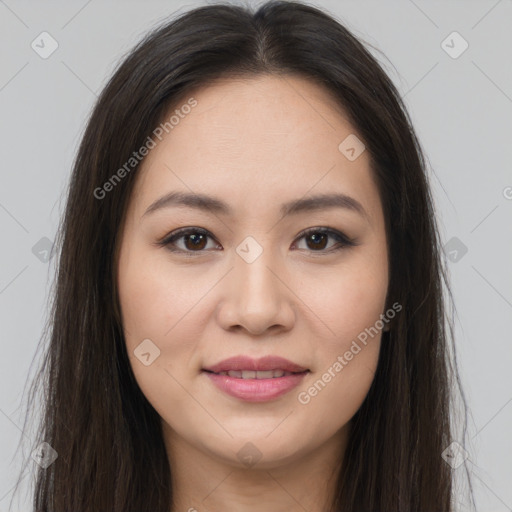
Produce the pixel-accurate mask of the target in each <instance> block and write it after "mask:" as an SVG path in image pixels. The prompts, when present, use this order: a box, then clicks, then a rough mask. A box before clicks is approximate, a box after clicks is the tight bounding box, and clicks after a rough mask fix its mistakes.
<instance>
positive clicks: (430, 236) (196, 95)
mask: <svg viewBox="0 0 512 512" xmlns="http://www.w3.org/2000/svg"><path fill="white" fill-rule="evenodd" d="M59 246H60V260H59V272H58V279H57V286H56V293H55V301H54V304H53V311H52V322H51V335H50V343H49V347H48V351H47V354H46V358H45V361H44V365H43V367H42V368H41V374H40V377H41V378H45V379H47V384H45V385H46V386H47V387H46V388H45V389H46V396H45V415H44V418H43V419H42V424H41V428H40V438H39V439H38V440H37V443H36V444H35V446H40V443H42V442H45V443H47V444H45V445H44V447H45V451H44V452H43V453H42V454H40V456H41V458H42V459H45V458H46V461H47V462H48V464H41V469H40V470H39V472H38V474H37V481H36V493H35V496H34V505H35V509H36V510H37V511H38V512H39V511H41V512H42V511H59V512H60V511H69V510H73V511H86V510H87V511H100V510H105V511H106V510H108V511H143V510H147V511H171V512H177V511H179V510H198V511H201V510H215V511H217V510H219V511H220V510H231V509H232V510H239V511H242V510H244V511H252V510H275V511H277V510H310V511H327V510H329V511H338V510H343V511H354V512H363V511H377V510H378V511H381V512H384V511H387V512H391V511H393V512H396V511H401V512H405V511H407V512H410V511H418V512H419V511H433V510H436V511H441V510H442V511H446V512H448V511H452V510H454V508H453V501H454V497H453V494H454V493H453V482H452V472H453V469H452V467H451V466H450V465H449V464H448V463H447V462H446V461H445V458H443V457H442V453H444V451H445V450H446V448H447V447H448V446H449V445H450V444H451V443H452V442H453V441H457V439H458V434H456V433H455V432H453V431H452V427H451V425H450V414H451V413H452V412H453V413H455V412H457V411H454V410H453V407H452V400H451V395H450V390H451V387H452V385H455V386H457V385H458V377H457V372H456V368H452V365H451V362H452V359H451V358H450V354H451V348H452V346H451V344H450V339H449V336H448V333H447V332H446V329H445V306H444V303H443V295H442V291H443V279H444V273H443V266H442V262H441V257H440V249H439V247H440V245H439V237H438V234H437V229H436V223H435V218H434V212H433V206H432V199H431V196H430V191H429V188H428V182H427V178H426V172H425V162H424V158H423V155H422V152H421V149H420V145H419V143H418V141H417V139H416V136H415V133H414V130H413V128H412V127H411V124H410V120H409V117H408V115H407V112H406V110H405V108H404V106H403V104H402V102H401V99H400V97H399V94H398V92H397V91H396V89H395V87H394V86H393V84H392V83H391V81H390V80H389V78H388V77H387V76H386V74H385V73H384V72H383V70H382V69H381V67H380V66H379V65H378V63H377V62H376V60H375V59H374V58H373V57H372V56H371V55H370V53H369V52H368V51H367V50H366V49H365V48H364V47H363V45H362V44H361V43H360V42H359V41H358V40H357V39H356V38H354V36H353V35H351V34H350V32H348V31H347V29H345V28H344V27H343V26H342V25H341V24H339V23H338V22H337V21H335V20H334V19H333V18H331V17H330V16H328V15H327V14H325V13H323V12H321V11H320V10H318V9H316V8H314V7H311V6H307V5H305V4H301V3H298V2H293V3H292V2H282V1H277V2H269V3H267V4H265V5H263V6H261V7H260V8H259V9H258V10H257V11H256V12H251V11H250V10H249V9H246V8H242V7H236V6H232V5H215V6H208V7H203V8H198V9H195V10H192V11H190V12H188V13H185V14H183V15H181V16H180V17H179V18H177V19H176V20H173V21H172V22H170V23H167V24H165V25H163V26H162V27H160V28H159V29H157V30H156V31H154V32H153V33H151V34H149V35H148V36H147V37H146V38H145V39H144V40H143V41H142V42H141V43H140V44H139V45H138V46H137V47H136V48H135V49H134V50H133V51H132V52H131V53H130V54H129V55H128V57H127V58H126V59H125V60H124V62H123V63H122V64H121V65H120V66H119V68H118V69H117V70H116V72H115V73H114V75H113V77H112V78H111V80H110V81H109V83H108V84H107V85H106V87H105V89H104V90H103V92H102V94H101V96H100V98H99V100H98V102H97V104H96V106H95V108H94V111H93V113H92V115H91V118H90V120H89V123H88V126H87V129H86V131H85V133H84V136H83V140H82V143H81V146H80V149H79V152H78V156H77V159H76V163H75V167H74V170H73V174H72V179H71V184H70V189H69V195H68V203H67V209H66V212H65V216H64V219H63V223H62V225H61V229H60V238H59ZM461 442H462V441H461ZM49 448H51V450H54V452H52V451H51V450H50V449H49ZM48 453H51V454H54V456H53V457H52V460H51V462H50V461H48V456H49V455H48ZM55 456H56V458H55Z"/></svg>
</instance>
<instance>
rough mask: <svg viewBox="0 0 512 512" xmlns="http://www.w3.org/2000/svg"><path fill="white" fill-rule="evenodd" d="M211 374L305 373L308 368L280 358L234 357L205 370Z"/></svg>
mask: <svg viewBox="0 0 512 512" xmlns="http://www.w3.org/2000/svg"><path fill="white" fill-rule="evenodd" d="M203 369H204V370H208V371H210V372H215V373H219V372H229V371H230V370H253V371H262V372H263V371H266V370H283V371H285V372H305V371H306V370H307V368H303V367H302V366H299V365H298V364H295V363H292V362H291V361H289V360H288V359H284V358H283V357H279V356H265V357H261V358H260V359H253V358H252V357H247V356H242V355H240V356H234V357H230V358H229V359H224V361H221V362H220V363H217V364H214V365H213V366H208V367H206V368H203Z"/></svg>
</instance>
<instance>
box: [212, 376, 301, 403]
mask: <svg viewBox="0 0 512 512" xmlns="http://www.w3.org/2000/svg"><path fill="white" fill-rule="evenodd" d="M203 373H205V374H206V375H207V376H208V378H209V379H210V380H211V381H212V382H213V383H214V384H215V385H216V386H217V387H218V388H219V389H220V390H221V391H224V393H227V394H228V395H231V396H234V397H235V398H239V399H241V400H245V401H246V402H267V401H269V400H273V399H274V398H278V397H280V396H281V395H284V394H285V393H288V392H289V391H291V390H292V389H293V388H295V387H297V386H298V385H299V384H300V382H301V381H302V379H303V378H304V376H305V375H306V373H308V372H307V371H306V372H302V373H294V374H292V375H286V376H283V377H275V378H272V379H238V378H236V377H229V376H228V375H217V374H216V373H211V372H206V371H203Z"/></svg>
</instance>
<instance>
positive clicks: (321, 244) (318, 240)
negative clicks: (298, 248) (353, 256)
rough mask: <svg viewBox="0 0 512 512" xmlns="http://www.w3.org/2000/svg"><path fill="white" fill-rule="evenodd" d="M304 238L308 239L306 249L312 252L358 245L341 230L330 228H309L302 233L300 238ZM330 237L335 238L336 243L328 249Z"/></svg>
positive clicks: (330, 250)
mask: <svg viewBox="0 0 512 512" xmlns="http://www.w3.org/2000/svg"><path fill="white" fill-rule="evenodd" d="M303 238H304V239H305V240H306V246H307V247H306V249H309V250H311V251H312V252H333V251H339V250H341V249H343V248H345V247H353V246H355V245H357V244H356V243H355V241H354V240H350V239H349V238H348V237H347V236H346V235H344V234H343V233H341V232H340V231H337V230H334V229H330V228H309V229H307V230H306V231H303V232H302V233H301V235H300V236H299V238H298V240H301V239H303ZM329 238H331V239H334V241H335V242H336V243H334V244H333V245H331V246H330V247H328V248H327V249H326V246H327V240H328V239H329Z"/></svg>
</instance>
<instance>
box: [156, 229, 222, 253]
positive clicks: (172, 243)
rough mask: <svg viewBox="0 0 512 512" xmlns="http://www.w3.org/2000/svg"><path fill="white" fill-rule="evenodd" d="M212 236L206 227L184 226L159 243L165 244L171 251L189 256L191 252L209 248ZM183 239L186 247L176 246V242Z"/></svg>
mask: <svg viewBox="0 0 512 512" xmlns="http://www.w3.org/2000/svg"><path fill="white" fill-rule="evenodd" d="M208 238H212V239H213V237H211V235H210V233H209V232H208V231H206V230H205V229H201V228H182V229H178V230H177V231H174V232H173V233H171V235H170V236H167V237H166V238H164V239H163V240H161V241H160V242H158V245H162V246H165V247H166V248H167V249H168V250H169V251H172V252H182V253H185V254H186V255H187V256H191V255H192V254H191V253H194V252H202V250H203V249H206V248H207V239H208ZM181 239H183V245H184V247H183V246H182V247H178V248H176V245H177V244H176V242H177V241H181Z"/></svg>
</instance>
